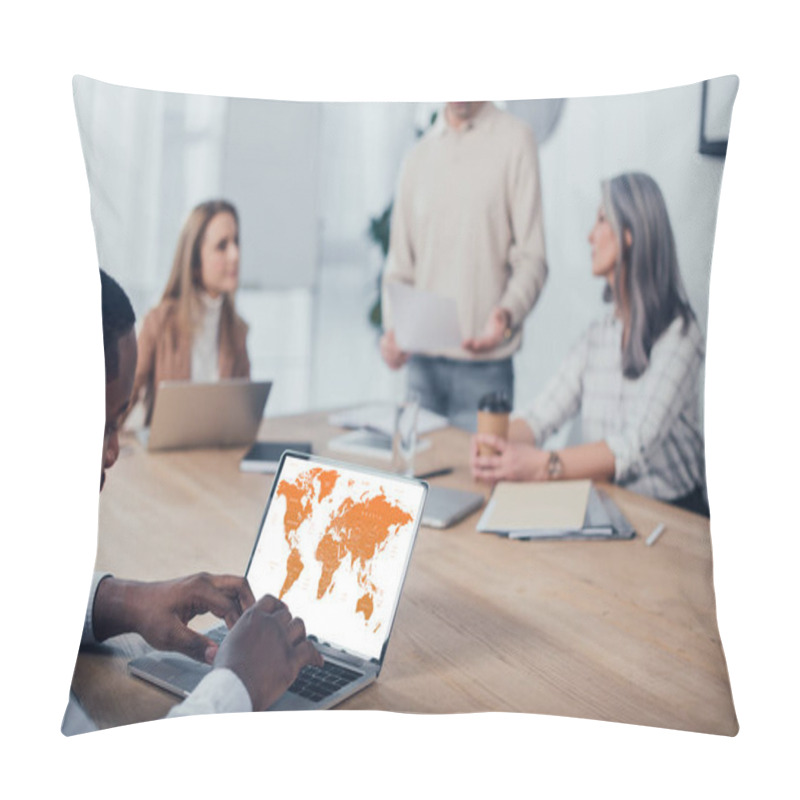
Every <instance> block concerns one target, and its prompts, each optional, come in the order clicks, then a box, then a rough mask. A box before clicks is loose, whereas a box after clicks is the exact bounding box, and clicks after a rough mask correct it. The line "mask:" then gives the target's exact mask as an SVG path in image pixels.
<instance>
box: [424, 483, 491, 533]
mask: <svg viewBox="0 0 800 800" xmlns="http://www.w3.org/2000/svg"><path fill="white" fill-rule="evenodd" d="M482 505H483V495H482V494H480V493H479V492H468V491H464V490H462V489H448V488H446V487H444V486H431V487H430V488H429V489H428V499H427V500H426V501H425V513H424V514H423V517H422V524H423V525H425V526H427V527H428V528H449V527H450V526H451V525H455V524H456V523H457V522H461V520H462V519H464V518H465V517H468V516H469V515H470V514H472V513H473V512H474V511H477V510H478V509H479V508H480V507H481V506H482Z"/></svg>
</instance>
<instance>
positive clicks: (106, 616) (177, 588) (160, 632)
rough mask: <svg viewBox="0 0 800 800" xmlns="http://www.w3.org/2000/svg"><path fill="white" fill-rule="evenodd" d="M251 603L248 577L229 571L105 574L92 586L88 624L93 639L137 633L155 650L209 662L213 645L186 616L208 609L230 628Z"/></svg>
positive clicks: (213, 653) (251, 593) (211, 661)
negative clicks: (163, 577)
mask: <svg viewBox="0 0 800 800" xmlns="http://www.w3.org/2000/svg"><path fill="white" fill-rule="evenodd" d="M254 603H255V598H254V597H253V592H252V590H251V589H250V586H249V585H248V583H247V581H246V580H245V579H244V578H239V577H236V576H234V575H209V574H208V573H198V574H197V575H190V576H189V577H187V578H179V579H177V580H173V581H159V582H156V583H142V582H139V581H125V580H119V579H117V578H112V577H109V578H105V579H103V580H102V581H101V582H100V585H99V586H98V587H97V594H96V595H95V601H94V609H93V617H92V627H93V629H94V635H95V638H96V639H97V640H98V641H103V640H104V639H107V638H109V637H110V636H117V635H118V634H121V633H130V632H133V633H138V634H140V635H141V636H142V637H143V638H144V639H145V640H146V641H147V642H148V644H150V645H151V646H152V647H155V648H156V649H157V650H177V651H178V652H180V653H185V654H186V655H187V656H190V657H191V658H194V659H196V660H197V661H204V662H206V663H208V664H211V663H213V661H214V658H215V657H216V655H217V649H218V645H217V644H216V642H213V641H212V640H211V639H209V638H208V637H207V636H203V635H202V634H200V633H197V632H196V631H193V630H192V629H191V628H189V626H188V622H189V620H191V619H192V617H195V616H197V615H198V614H205V613H207V612H209V611H210V612H211V613H212V614H214V615H215V616H217V617H219V618H220V619H223V620H225V623H226V625H227V626H228V627H229V628H230V627H232V626H233V625H234V624H235V623H236V621H237V620H238V619H239V618H240V617H241V616H242V614H243V613H244V611H245V610H246V609H248V608H250V607H251V606H253V604H254Z"/></svg>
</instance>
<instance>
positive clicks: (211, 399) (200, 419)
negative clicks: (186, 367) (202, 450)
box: [142, 378, 272, 450]
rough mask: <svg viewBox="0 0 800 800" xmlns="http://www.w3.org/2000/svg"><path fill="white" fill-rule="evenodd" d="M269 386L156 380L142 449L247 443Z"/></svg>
mask: <svg viewBox="0 0 800 800" xmlns="http://www.w3.org/2000/svg"><path fill="white" fill-rule="evenodd" d="M271 388H272V383H271V382H270V381H250V380H248V379H247V378H232V379H229V380H223V381H218V382H216V383H193V382H191V381H162V382H161V383H160V384H159V385H158V391H157V392H156V399H155V405H154V406H153V415H152V419H151V421H150V428H149V430H145V431H143V434H142V438H143V440H144V441H145V443H146V445H147V449H148V450H182V449H186V448H190V447H237V446H240V445H244V444H252V443H253V441H254V440H255V438H256V434H257V433H258V426H259V425H260V424H261V419H262V417H263V416H264V407H265V406H266V404H267V398H268V397H269V392H270V389H271Z"/></svg>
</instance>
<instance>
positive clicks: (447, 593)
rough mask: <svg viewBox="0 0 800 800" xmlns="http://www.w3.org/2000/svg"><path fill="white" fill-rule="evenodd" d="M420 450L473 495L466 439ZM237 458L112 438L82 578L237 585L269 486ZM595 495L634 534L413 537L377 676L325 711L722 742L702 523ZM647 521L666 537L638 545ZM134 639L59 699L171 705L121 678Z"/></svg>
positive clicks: (143, 716) (159, 712)
mask: <svg viewBox="0 0 800 800" xmlns="http://www.w3.org/2000/svg"><path fill="white" fill-rule="evenodd" d="M336 433H338V429H334V428H331V427H329V425H328V424H327V414H324V413H319V414H307V415H300V416H295V417H284V418H279V419H266V420H265V421H264V423H263V425H262V428H261V431H260V434H259V438H261V439H269V438H272V439H283V440H287V439H288V440H292V439H305V440H311V441H313V442H314V446H315V452H316V453H319V454H321V455H328V456H332V457H337V458H340V459H341V456H337V455H335V454H332V453H330V452H329V451H328V450H327V448H326V444H327V442H328V440H329V439H330V438H331V437H332V436H333V435H335V434H336ZM431 438H432V441H433V446H432V447H431V448H430V449H429V450H427V451H426V452H424V453H422V454H421V455H420V456H418V461H417V468H418V471H423V470H424V471H427V470H432V469H436V468H438V467H440V466H453V465H455V466H456V469H455V471H454V472H453V473H452V474H451V475H448V476H445V477H441V478H436V479H434V481H433V483H434V484H435V485H442V486H453V487H464V488H472V489H478V490H480V491H483V492H484V493H485V494H486V495H487V496H488V494H489V491H488V489H487V488H486V487H484V486H481V485H476V484H474V483H473V481H472V479H471V477H470V473H469V469H468V465H467V452H468V442H469V438H468V436H467V435H466V434H465V433H463V432H461V431H458V430H455V429H447V430H443V431H439V432H437V433H435V434H432V435H431ZM244 450H245V448H238V449H231V450H197V451H185V452H172V453H147V452H146V451H144V450H143V449H142V448H141V446H140V445H139V444H138V442H137V441H135V440H133V439H128V440H127V441H125V442H124V443H123V448H122V453H121V456H120V459H119V461H118V463H117V465H116V466H115V467H114V469H113V470H112V471H111V472H110V473H109V474H108V476H107V481H106V488H105V490H104V491H103V494H102V496H101V503H100V532H101V533H100V536H99V546H98V556H97V568H98V569H102V570H109V571H111V572H113V573H114V574H116V575H118V576H120V577H128V578H139V579H144V580H155V579H165V578H172V577H177V576H179V575H184V574H189V573H192V572H195V571H198V570H207V571H210V572H231V573H236V574H242V572H243V571H244V569H245V566H246V564H247V561H248V557H249V555H250V550H251V548H252V545H253V542H254V539H255V535H256V533H257V530H258V526H259V524H260V521H261V515H262V513H263V506H264V502H265V500H266V497H267V495H268V491H269V487H270V484H271V481H272V476H270V475H257V474H247V473H242V472H240V470H239V468H238V464H239V459H240V458H241V456H242V455H243V453H244ZM346 460H354V461H355V460H359V459H358V457H349V458H348V459H346ZM364 463H369V462H367V461H365V462H364ZM379 464H380V462H372V465H373V466H378V465H379ZM606 488H607V490H608V492H609V493H610V494H611V496H612V497H613V498H614V500H616V502H617V503H618V504H619V506H620V507H621V508H622V509H623V511H624V512H625V513H626V515H627V516H628V517H629V519H630V520H631V522H632V523H633V525H634V526H635V527H636V530H637V531H638V533H639V535H638V536H637V537H636V538H635V539H633V540H631V541H619V542H614V541H602V542H581V541H564V542H558V541H533V542H524V541H510V540H507V539H504V538H501V537H495V536H493V535H488V534H482V533H477V532H476V531H475V524H476V521H477V519H478V513H476V514H473V515H472V516H470V517H469V518H467V519H466V520H465V521H464V522H462V523H461V524H460V525H457V526H455V527H453V528H450V529H447V530H433V529H429V528H422V529H420V532H419V535H418V538H417V543H416V545H415V550H414V553H413V556H412V559H411V565H410V568H409V573H408V576H407V579H406V583H405V588H404V590H403V596H402V599H401V601H400V606H399V610H398V614H397V619H396V622H395V626H394V631H393V634H392V640H391V643H390V645H389V649H388V653H387V657H386V661H385V664H384V668H383V671H382V672H381V675H380V678H379V679H378V681H377V682H376V683H374V684H373V685H372V686H370V687H369V688H367V689H366V690H364V691H362V692H361V693H359V694H357V695H355V696H354V697H352V698H350V699H349V700H347V701H346V702H345V703H343V704H342V705H341V706H339V707H340V708H348V709H383V710H388V711H405V712H420V713H436V712H474V711H523V712H535V713H540V714H557V715H561V716H574V717H587V718H593V719H599V720H611V721H617V722H627V723H633V724H639V725H653V726H659V727H666V728H677V729H683V730H691V731H701V732H706V733H717V734H724V735H730V736H732V735H734V734H735V733H736V732H737V730H738V723H737V720H736V713H735V711H734V707H733V700H732V697H731V690H730V684H729V680H728V672H727V668H726V664H725V657H724V654H723V651H722V646H721V643H720V638H719V633H718V630H717V621H716V612H715V603H714V590H713V583H712V560H711V544H710V538H709V526H708V520H706V519H704V518H702V517H699V516H697V515H694V514H691V513H689V512H685V511H682V510H679V509H676V508H673V507H671V506H668V505H665V504H662V503H658V502H655V501H653V500H649V499H646V498H643V497H641V496H639V495H636V494H633V493H631V492H627V491H625V490H623V489H620V488H618V487H613V486H611V487H606ZM659 522H665V523H666V525H667V529H666V531H665V532H664V534H663V535H662V536H661V538H660V539H659V540H658V543H657V544H656V545H655V546H653V547H646V546H645V544H644V539H645V538H646V535H647V534H648V533H649V532H650V531H651V530H652V529H653V528H654V527H655V525H656V524H658V523H659ZM642 534H644V535H642ZM209 622H210V618H209V619H201V620H199V626H203V625H204V624H208V623H209ZM137 638H138V637H121V638H120V639H118V640H112V643H111V646H101V647H98V648H96V649H93V650H90V651H83V652H82V653H81V654H80V656H79V658H78V662H77V665H76V670H75V677H74V681H73V688H74V689H75V691H76V693H77V694H78V696H79V698H80V699H81V701H82V702H83V704H84V705H85V707H86V708H87V710H88V712H89V713H90V714H91V715H92V717H93V718H94V719H95V720H96V721H97V722H98V724H99V725H100V726H101V727H109V726H112V725H119V724H127V723H130V722H136V721H142V720H147V719H156V718H159V717H161V716H163V715H164V714H165V713H166V712H167V710H168V709H169V707H170V706H171V705H172V704H173V703H174V702H175V698H174V697H172V696H171V695H169V694H167V693H166V692H162V691H161V690H159V689H156V688H154V687H151V686H149V685H147V684H145V683H143V682H141V681H138V680H136V679H134V678H131V677H129V676H128V675H127V672H126V661H127V655H126V654H127V653H128V652H132V650H131V649H130V648H129V647H128V646H129V645H130V644H131V640H132V639H137ZM135 646H136V642H135V641H134V642H133V645H132V647H133V649H135Z"/></svg>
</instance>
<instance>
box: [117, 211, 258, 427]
mask: <svg viewBox="0 0 800 800" xmlns="http://www.w3.org/2000/svg"><path fill="white" fill-rule="evenodd" d="M238 285H239V215H238V214H237V212H236V208H235V207H234V206H233V205H232V204H231V203H228V202H227V201H225V200H210V201H208V202H205V203H201V204H200V205H199V206H197V207H196V208H194V209H193V210H192V212H191V213H190V214H189V217H188V218H187V220H186V222H185V223H184V225H183V229H182V230H181V233H180V237H179V238H178V246H177V248H176V250H175V257H174V259H173V262H172V272H171V274H170V276H169V280H168V281H167V286H166V288H165V289H164V294H163V295H162V297H161V302H160V303H159V304H158V306H156V308H154V309H153V310H152V311H150V313H149V314H148V315H147V316H146V317H145V320H144V323H143V325H142V330H141V333H140V334H139V343H138V348H139V359H138V363H137V367H136V378H135V381H134V386H133V393H132V400H131V405H132V406H133V405H134V404H135V403H136V402H137V401H139V400H141V401H142V402H143V403H144V406H145V415H146V416H145V424H146V425H149V424H150V418H151V416H152V413H153V403H154V401H155V394H156V391H157V388H158V384H159V383H160V382H161V381H165V380H192V381H197V382H213V381H218V380H221V379H224V378H249V377H250V360H249V359H248V356H247V345H246V340H247V325H246V323H245V322H244V320H242V318H241V317H239V315H238V314H237V313H236V310H235V308H234V303H233V296H234V294H235V292H236V289H237V287H238Z"/></svg>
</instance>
